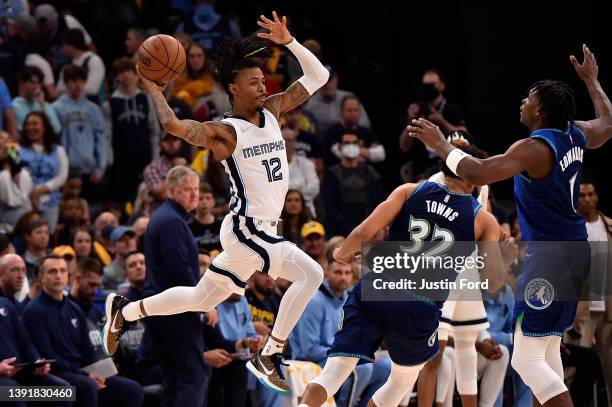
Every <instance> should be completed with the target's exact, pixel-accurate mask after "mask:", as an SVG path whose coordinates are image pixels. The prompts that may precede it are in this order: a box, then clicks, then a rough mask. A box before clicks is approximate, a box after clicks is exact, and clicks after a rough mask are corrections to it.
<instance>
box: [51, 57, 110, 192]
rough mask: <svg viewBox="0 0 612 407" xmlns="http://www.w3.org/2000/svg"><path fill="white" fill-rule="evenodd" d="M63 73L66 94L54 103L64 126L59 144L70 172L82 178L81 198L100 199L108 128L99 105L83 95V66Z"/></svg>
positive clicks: (74, 67) (71, 67) (84, 78)
mask: <svg viewBox="0 0 612 407" xmlns="http://www.w3.org/2000/svg"><path fill="white" fill-rule="evenodd" d="M63 75H64V76H63V78H64V81H65V86H66V90H67V93H66V94H65V95H62V96H61V97H60V98H59V99H58V100H56V101H55V102H54V103H53V107H54V109H55V111H56V112H57V115H58V116H59V119H60V122H61V124H62V128H63V131H62V137H61V139H62V145H64V146H65V147H66V148H67V150H68V158H69V160H70V173H72V174H75V175H79V176H81V178H82V180H83V185H82V190H83V197H84V198H86V199H88V200H92V201H99V200H100V199H101V198H102V196H101V195H102V193H103V191H101V186H100V182H101V181H102V177H103V176H104V172H105V171H106V164H107V152H108V130H107V127H106V124H105V122H104V117H103V115H102V110H100V107H99V106H98V105H96V104H95V103H92V102H91V101H89V100H87V98H85V95H84V87H85V80H86V78H87V72H86V71H85V69H84V68H83V67H81V66H77V65H68V66H67V67H65V68H64V70H63Z"/></svg>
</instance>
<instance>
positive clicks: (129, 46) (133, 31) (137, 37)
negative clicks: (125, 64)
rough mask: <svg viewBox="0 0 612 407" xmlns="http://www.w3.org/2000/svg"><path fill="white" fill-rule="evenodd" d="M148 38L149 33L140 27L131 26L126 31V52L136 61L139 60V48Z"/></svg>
mask: <svg viewBox="0 0 612 407" xmlns="http://www.w3.org/2000/svg"><path fill="white" fill-rule="evenodd" d="M146 39H147V33H146V32H145V30H143V29H142V28H139V27H130V28H128V30H127V32H126V33H125V52H126V53H127V55H128V56H129V57H130V58H131V59H133V60H134V62H137V61H138V49H139V48H140V46H141V45H142V43H143V42H144V40H146Z"/></svg>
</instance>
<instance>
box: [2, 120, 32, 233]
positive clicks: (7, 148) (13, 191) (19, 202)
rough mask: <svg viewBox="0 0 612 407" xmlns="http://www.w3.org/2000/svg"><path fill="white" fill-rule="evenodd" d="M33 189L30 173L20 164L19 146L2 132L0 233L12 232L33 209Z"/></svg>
mask: <svg viewBox="0 0 612 407" xmlns="http://www.w3.org/2000/svg"><path fill="white" fill-rule="evenodd" d="M32 187H33V185H32V177H30V172H29V171H28V170H27V169H26V168H25V167H24V166H23V165H21V164H20V158H19V150H18V148H17V144H15V143H14V142H13V141H12V140H11V139H10V136H9V135H8V133H6V132H4V131H0V232H4V233H10V232H12V231H13V228H14V227H15V224H16V223H17V220H18V219H19V217H21V215H23V214H24V213H26V212H28V211H30V210H31V209H32V205H31V203H30V198H29V195H30V192H31V191H32Z"/></svg>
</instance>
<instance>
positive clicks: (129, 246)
mask: <svg viewBox="0 0 612 407" xmlns="http://www.w3.org/2000/svg"><path fill="white" fill-rule="evenodd" d="M110 242H111V251H112V252H113V254H114V256H115V258H114V260H113V262H112V263H111V264H109V265H108V266H106V267H104V277H103V279H102V285H103V286H104V288H106V289H115V288H117V286H118V285H119V284H121V283H122V282H123V281H124V279H125V259H126V258H127V255H128V254H129V253H130V252H133V251H134V250H136V232H135V231H134V229H133V228H131V227H128V226H117V227H116V228H114V229H113V231H112V232H111V234H110Z"/></svg>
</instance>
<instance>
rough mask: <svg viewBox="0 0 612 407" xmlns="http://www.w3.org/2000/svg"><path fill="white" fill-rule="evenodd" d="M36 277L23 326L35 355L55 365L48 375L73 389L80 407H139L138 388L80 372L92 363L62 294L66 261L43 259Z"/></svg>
mask: <svg viewBox="0 0 612 407" xmlns="http://www.w3.org/2000/svg"><path fill="white" fill-rule="evenodd" d="M39 274H40V283H41V287H42V291H41V293H40V294H39V295H38V296H37V297H36V298H34V299H33V300H32V301H30V302H29V303H28V305H27V306H26V307H25V309H24V310H23V321H24V323H25V326H26V328H27V329H28V331H29V333H30V336H31V337H32V340H33V342H34V344H35V345H36V347H37V348H38V350H39V351H40V353H41V354H42V355H44V356H45V357H47V358H49V359H55V360H56V362H55V363H54V365H53V373H54V374H56V375H57V376H59V377H61V378H63V379H64V380H66V381H68V382H69V383H70V384H71V385H73V386H76V388H77V390H76V394H77V402H78V403H79V404H80V405H84V406H96V405H107V406H118V405H121V406H140V404H141V403H142V399H143V390H142V387H141V386H140V385H139V384H138V383H136V382H134V381H133V380H130V379H127V378H125V377H120V376H112V377H108V378H106V379H104V378H103V377H102V376H100V375H99V374H97V373H85V372H84V371H83V370H82V368H83V367H85V366H87V365H90V364H91V363H94V362H95V361H96V359H97V358H96V354H95V350H94V348H93V346H92V344H91V342H90V339H89V334H88V328H87V319H86V316H85V314H84V313H83V311H82V310H81V309H80V308H79V306H78V305H77V304H75V303H74V302H72V301H70V300H68V298H67V297H66V294H65V293H64V290H65V289H66V285H67V284H68V270H67V266H66V261H65V260H64V259H63V258H62V257H60V256H49V257H47V258H45V259H44V260H43V261H42V262H41V265H40V272H39Z"/></svg>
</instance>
